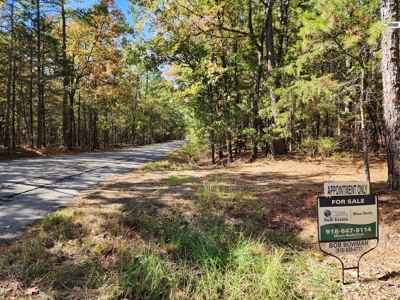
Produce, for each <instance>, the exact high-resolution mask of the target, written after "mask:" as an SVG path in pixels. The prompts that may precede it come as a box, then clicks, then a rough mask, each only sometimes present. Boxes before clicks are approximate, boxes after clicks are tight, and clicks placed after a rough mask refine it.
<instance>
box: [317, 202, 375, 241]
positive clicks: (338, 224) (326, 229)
mask: <svg viewBox="0 0 400 300" xmlns="http://www.w3.org/2000/svg"><path fill="white" fill-rule="evenodd" d="M317 204H318V212H317V213H318V215H317V220H318V238H319V242H335V241H346V240H349V241H355V240H365V239H374V238H378V197H377V196H376V195H364V196H342V197H318V198H317Z"/></svg>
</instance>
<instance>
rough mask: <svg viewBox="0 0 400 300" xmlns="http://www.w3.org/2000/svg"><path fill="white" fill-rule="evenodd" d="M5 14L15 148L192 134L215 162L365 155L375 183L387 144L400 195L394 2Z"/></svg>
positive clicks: (167, 4) (155, 5) (6, 79)
mask: <svg viewBox="0 0 400 300" xmlns="http://www.w3.org/2000/svg"><path fill="white" fill-rule="evenodd" d="M1 3H2V4H1V15H0V18H1V31H0V34H1V36H0V51H1V53H2V55H1V63H0V68H1V69H2V72H1V74H2V76H1V81H0V89H1V91H2V92H1V93H0V113H1V115H0V130H1V134H0V139H1V144H2V145H4V147H5V148H6V149H12V148H16V147H17V146H23V145H24V146H29V147H32V148H33V147H37V148H41V147H48V146H50V145H52V146H53V145H55V146H60V145H64V146H65V147H67V148H68V149H72V148H73V147H89V148H92V149H95V148H107V147H110V146H114V145H121V144H147V143H153V142H161V141H165V140H169V139H177V138H184V137H185V136H188V134H189V133H190V132H191V134H192V135H196V136H198V137H201V138H202V139H203V140H205V141H207V143H208V144H209V146H210V149H211V150H212V151H211V153H212V156H211V158H210V159H211V160H212V162H215V161H216V157H215V156H216V155H217V154H218V153H219V154H220V155H226V156H227V160H228V163H231V162H232V161H233V159H234V153H235V151H240V150H241V148H242V147H244V145H247V146H248V147H250V148H251V153H252V158H253V159H256V158H257V156H259V155H265V154H269V153H270V154H272V155H275V154H280V153H286V152H288V151H302V152H307V153H308V154H311V155H314V154H316V153H321V154H326V155H328V154H329V155H330V154H332V153H333V152H334V151H335V152H340V151H345V152H350V151H351V152H356V153H364V157H365V161H366V178H367V180H369V177H368V164H367V162H368V152H378V151H381V150H383V149H385V147H386V145H388V146H389V147H388V148H389V150H390V149H392V150H393V149H394V150H393V151H392V150H390V151H388V153H389V155H388V160H389V166H392V167H390V168H389V173H390V174H392V175H390V176H389V177H390V178H389V181H390V182H389V185H390V186H391V187H392V188H396V189H397V188H399V187H400V183H399V182H400V180H399V177H400V176H399V175H400V172H399V171H398V169H400V168H399V165H400V163H399V162H397V160H398V155H396V153H398V150H396V149H397V147H398V145H397V143H398V138H396V136H397V134H398V133H396V132H397V131H398V130H397V126H398V125H397V115H398V112H397V101H398V100H397V99H398V92H399V88H398V80H397V79H398V73H396V74H397V75H396V74H395V75H394V76H395V77H394V79H393V78H391V77H390V76H393V73H394V72H395V70H394V69H396V68H398V61H397V60H398V50H396V49H394V48H393V47H397V49H398V32H397V31H396V30H395V29H390V28H388V27H387V26H386V25H385V24H387V23H388V22H390V21H396V20H397V16H398V7H397V2H396V1H389V0H387V1H386V0H382V1H379V0H368V1H354V0H324V1H321V0H312V1H302V0H292V1H289V0H257V1H253V0H213V1H205V0H197V1H186V0H178V1H175V0H174V1H161V0H137V1H135V0H132V1H131V14H130V15H127V16H124V15H123V14H122V13H121V10H120V9H119V8H118V7H117V5H116V3H115V2H114V1H113V0H103V1H100V2H98V3H96V4H93V5H92V6H90V7H88V8H85V9H72V8H71V7H74V6H71V5H69V4H70V3H67V2H65V1H64V0H61V1H57V0H53V1H42V0H36V1H23V0H18V1H17V0H7V1H3V2H1ZM127 20H129V22H127ZM391 43H392V44H391ZM390 51H392V52H393V51H394V53H392V52H390ZM385 57H390V58H392V59H391V61H390V59H389V60H383V59H382V58H385ZM393 59H394V65H392V66H391V67H390V66H389V65H390V63H392V64H393ZM385 64H386V65H385ZM388 66H389V67H388ZM160 70H161V71H160ZM385 70H389V71H390V72H389V73H390V74H392V75H390V74H389V73H385ZM381 71H384V76H382V72H381ZM388 74H389V75H388ZM396 76H397V77H396ZM382 78H383V79H382ZM396 80H397V81H396ZM383 84H384V86H385V89H382V86H383ZM390 84H392V86H391V87H390ZM390 91H392V92H390ZM388 97H392V98H391V100H388V99H389V98H388Z"/></svg>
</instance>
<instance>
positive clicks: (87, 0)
mask: <svg viewBox="0 0 400 300" xmlns="http://www.w3.org/2000/svg"><path fill="white" fill-rule="evenodd" d="M96 2H99V1H98V0H97V1H96V0H83V1H74V0H72V1H70V3H69V5H70V6H71V7H82V6H83V7H89V6H90V5H91V4H93V3H96ZM115 2H116V3H117V5H118V7H119V8H120V9H121V10H122V12H123V13H124V14H125V16H126V19H127V21H129V15H128V9H129V0H115Z"/></svg>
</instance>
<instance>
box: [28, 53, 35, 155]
mask: <svg viewBox="0 0 400 300" xmlns="http://www.w3.org/2000/svg"><path fill="white" fill-rule="evenodd" d="M29 68H30V75H29V124H30V126H29V131H30V142H31V148H32V149H33V148H34V147H35V139H34V136H33V47H31V49H30V62H29Z"/></svg>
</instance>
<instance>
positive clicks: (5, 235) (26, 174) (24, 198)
mask: <svg viewBox="0 0 400 300" xmlns="http://www.w3.org/2000/svg"><path fill="white" fill-rule="evenodd" d="M184 143H185V141H175V142H170V143H166V144H158V145H152V146H145V147H139V148H132V149H125V150H121V151H115V152H101V153H90V154H79V155H67V156H57V157H48V158H35V159H24V160H12V161H6V162H2V163H0V245H1V244H2V243H4V242H5V241H7V240H10V239H13V238H16V237H17V236H18V230H19V229H21V228H22V227H24V226H27V225H29V224H32V223H34V222H36V221H38V220H40V219H42V218H43V217H44V216H46V215H47V214H48V213H50V212H53V211H55V210H57V209H59V208H61V207H65V206H66V205H68V203H69V202H71V201H72V200H73V199H74V198H75V197H76V196H77V195H78V194H79V193H80V192H82V191H83V190H86V189H88V188H90V187H93V186H96V185H98V184H99V183H101V182H104V181H107V180H109V179H111V178H113V177H116V176H117V175H120V174H124V173H128V172H130V171H132V170H133V169H136V168H138V167H140V166H141V165H142V164H144V163H147V162H149V161H152V160H156V159H159V158H162V157H163V156H164V155H165V154H166V153H167V152H169V151H170V150H172V149H174V148H177V147H179V146H181V145H183V144H184Z"/></svg>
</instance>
